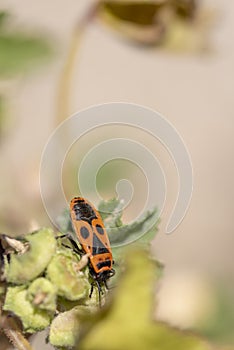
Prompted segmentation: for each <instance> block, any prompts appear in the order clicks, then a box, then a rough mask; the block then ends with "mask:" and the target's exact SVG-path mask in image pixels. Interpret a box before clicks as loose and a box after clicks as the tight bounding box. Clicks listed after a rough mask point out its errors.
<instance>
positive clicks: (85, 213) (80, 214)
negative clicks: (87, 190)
mask: <svg viewBox="0 0 234 350" xmlns="http://www.w3.org/2000/svg"><path fill="white" fill-rule="evenodd" d="M73 210H74V212H75V215H76V220H77V221H81V220H84V221H86V222H88V223H89V224H90V225H91V224H92V221H93V219H97V217H96V215H95V212H94V210H93V208H92V207H91V205H89V204H87V203H85V202H78V203H76V204H75V205H74V207H73Z"/></svg>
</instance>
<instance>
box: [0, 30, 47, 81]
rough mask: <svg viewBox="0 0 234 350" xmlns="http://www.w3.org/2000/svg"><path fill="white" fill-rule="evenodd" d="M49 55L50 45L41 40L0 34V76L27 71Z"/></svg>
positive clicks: (22, 35)
mask: <svg viewBox="0 0 234 350" xmlns="http://www.w3.org/2000/svg"><path fill="white" fill-rule="evenodd" d="M51 54H52V48H51V45H50V44H49V43H48V41H47V40H45V39H43V38H40V37H32V36H29V35H26V34H23V33H16V34H13V33H12V34H8V33H3V32H0V76H3V77H5V76H12V75H15V74H18V73H22V72H25V71H28V70H30V69H31V68H33V67H34V66H35V64H38V63H41V62H42V61H44V60H45V59H48V58H49V57H50V56H51Z"/></svg>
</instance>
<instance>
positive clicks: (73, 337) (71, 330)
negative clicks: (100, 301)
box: [49, 306, 91, 348]
mask: <svg viewBox="0 0 234 350" xmlns="http://www.w3.org/2000/svg"><path fill="white" fill-rule="evenodd" d="M90 312H91V309H89V308H88V307H85V306H77V307H74V308H73V309H71V310H69V311H66V312H62V313H60V314H59V315H58V316H57V317H56V318H55V319H54V320H53V322H52V323H51V326H50V334H49V342H50V344H51V345H53V346H56V347H66V348H67V347H69V348H70V347H74V346H75V344H76V341H77V338H78V334H79V332H80V329H81V320H80V319H81V318H82V316H84V315H87V314H90Z"/></svg>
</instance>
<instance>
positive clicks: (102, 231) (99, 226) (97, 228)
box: [96, 224, 104, 235]
mask: <svg viewBox="0 0 234 350" xmlns="http://www.w3.org/2000/svg"><path fill="white" fill-rule="evenodd" d="M96 230H97V232H98V233H99V235H103V234H104V230H103V227H102V226H101V225H99V224H97V225H96Z"/></svg>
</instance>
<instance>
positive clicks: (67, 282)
mask: <svg viewBox="0 0 234 350" xmlns="http://www.w3.org/2000/svg"><path fill="white" fill-rule="evenodd" d="M77 265H78V260H77V255H76V254H74V253H73V252H72V250H70V249H60V250H58V251H57V253H56V255H55V256H54V257H53V259H52V260H51V262H50V264H49V266H48V268H47V277H48V278H49V279H50V281H51V282H52V283H53V285H54V286H56V288H57V293H58V295H59V296H61V297H64V298H66V299H68V300H80V299H84V298H88V295H89V291H90V284H89V282H88V277H87V274H86V273H85V272H83V271H78V270H77Z"/></svg>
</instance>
